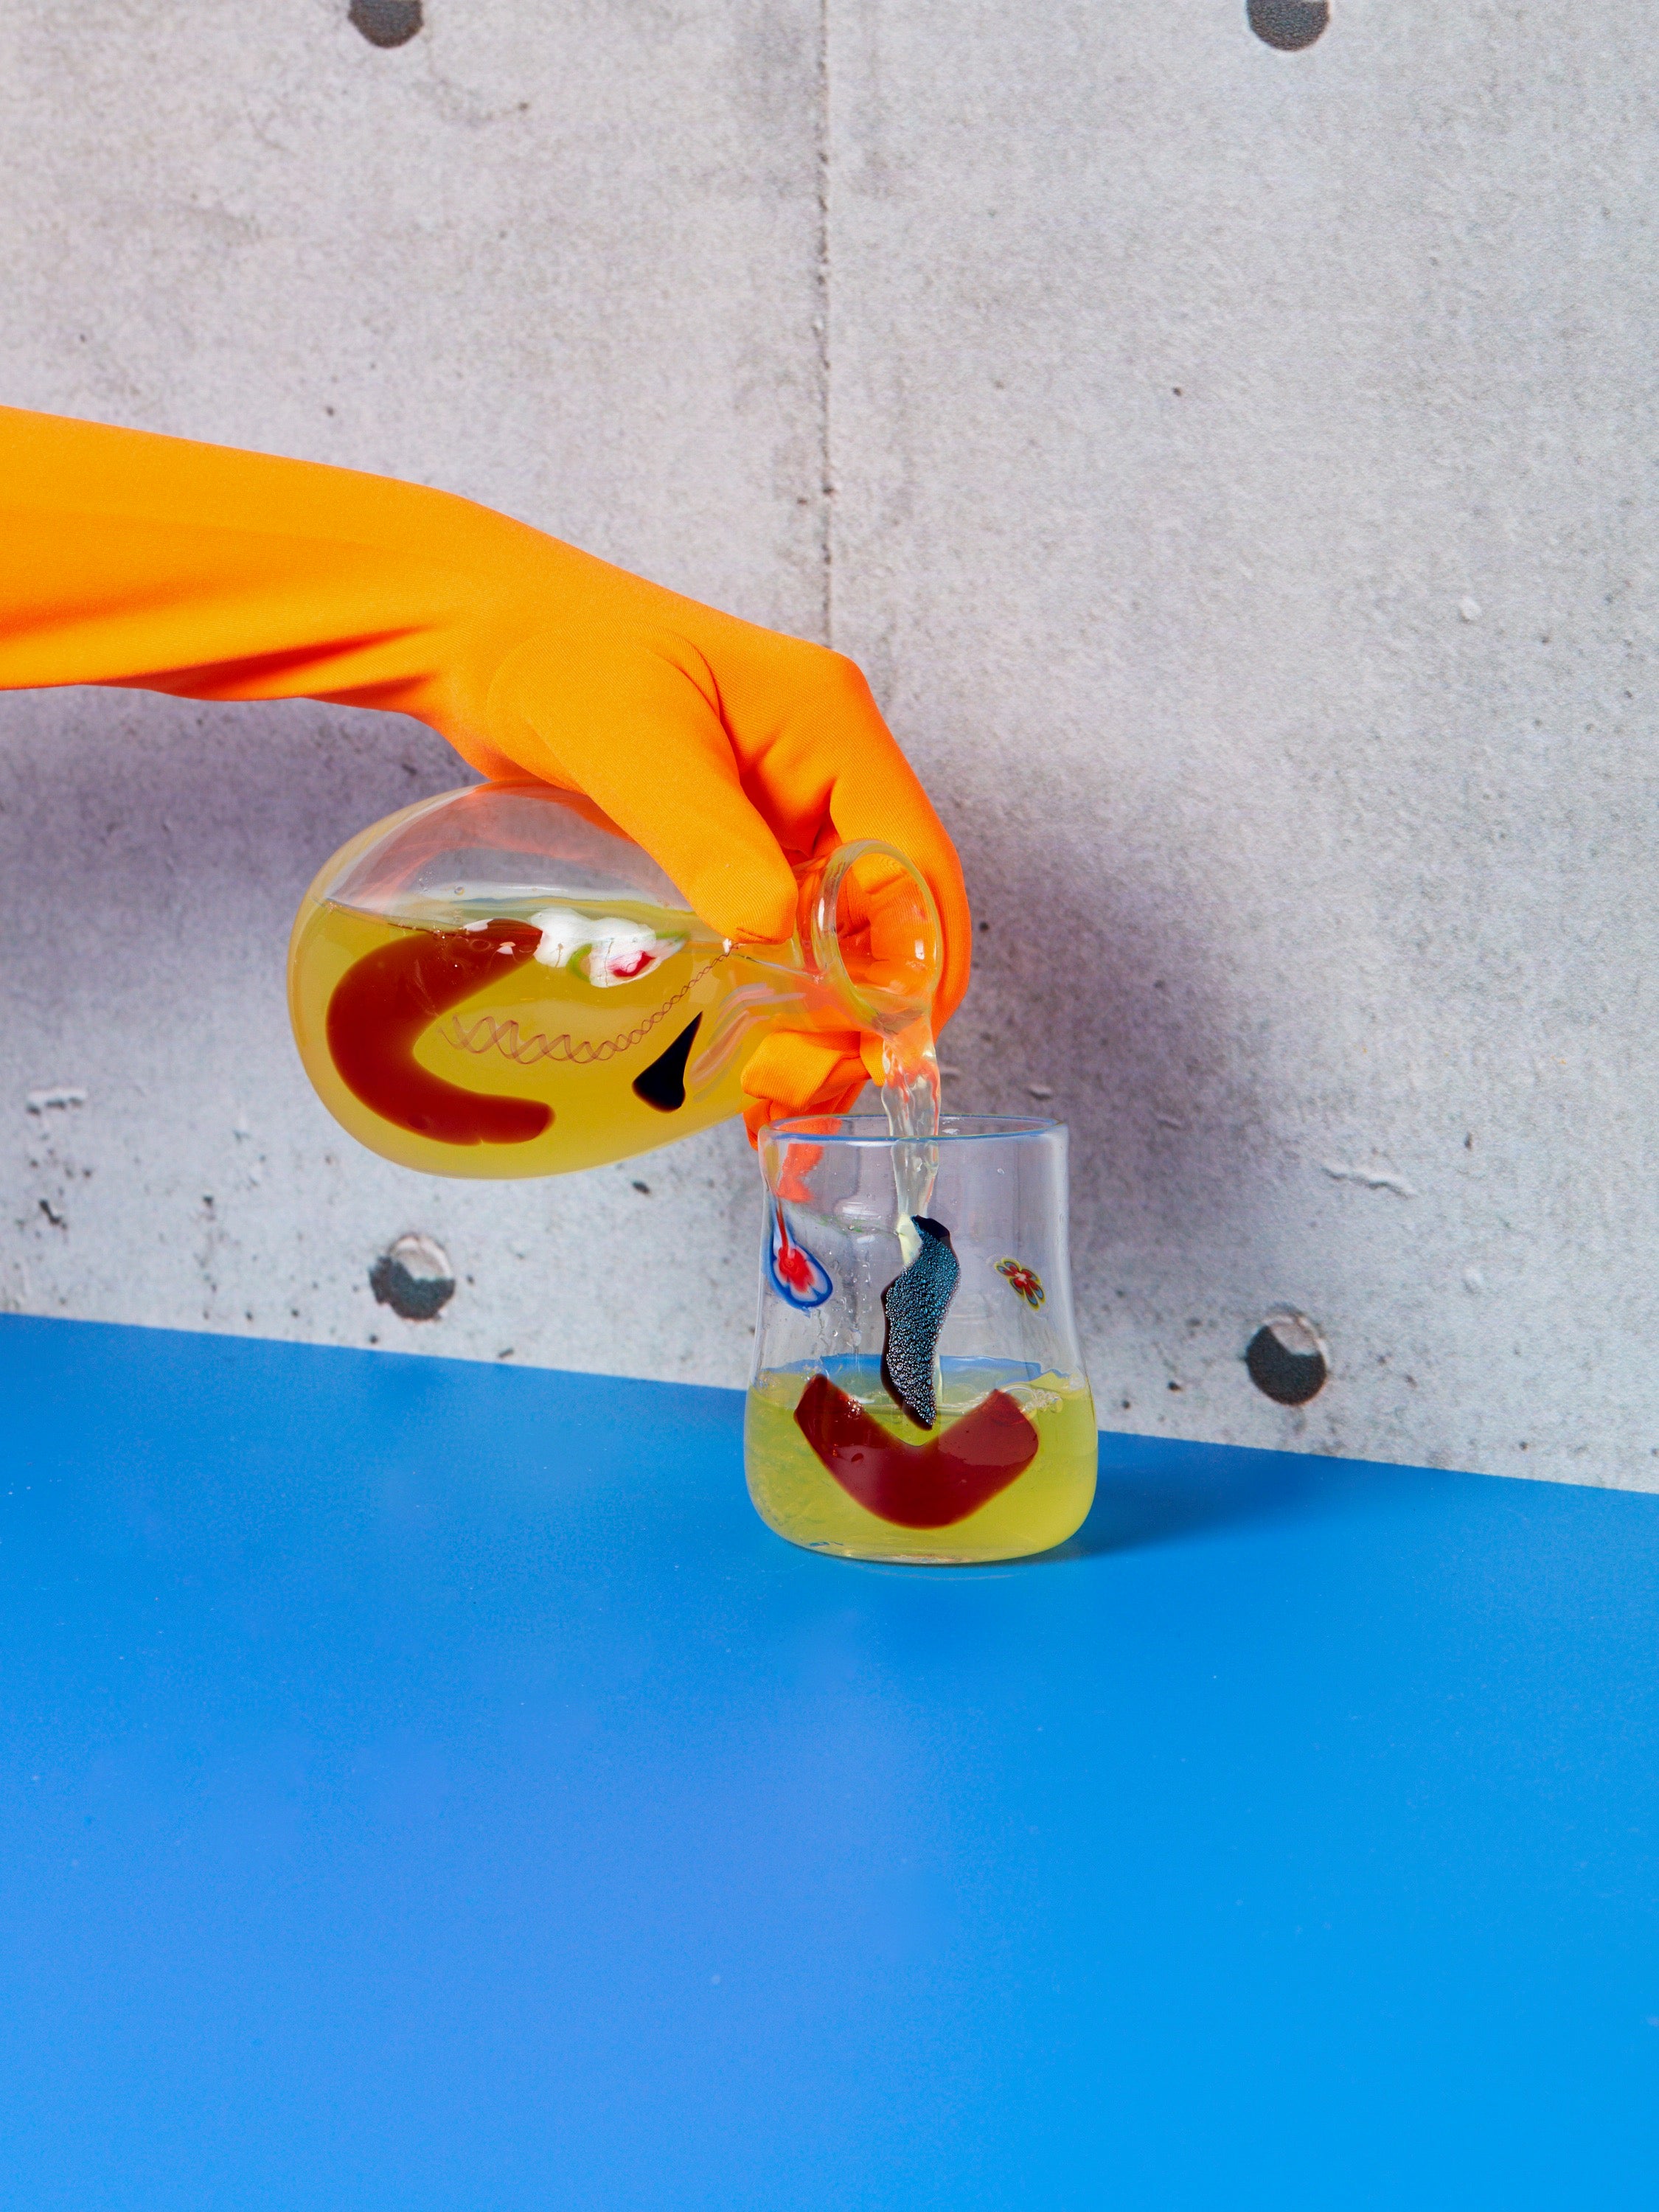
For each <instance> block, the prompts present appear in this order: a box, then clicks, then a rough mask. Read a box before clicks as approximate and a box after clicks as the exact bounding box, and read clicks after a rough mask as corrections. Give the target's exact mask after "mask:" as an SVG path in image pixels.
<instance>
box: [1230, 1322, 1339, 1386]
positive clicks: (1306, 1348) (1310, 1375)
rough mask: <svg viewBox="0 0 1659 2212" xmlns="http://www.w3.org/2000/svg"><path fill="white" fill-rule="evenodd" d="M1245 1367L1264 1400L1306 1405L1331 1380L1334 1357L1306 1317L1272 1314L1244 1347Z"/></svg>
mask: <svg viewBox="0 0 1659 2212" xmlns="http://www.w3.org/2000/svg"><path fill="white" fill-rule="evenodd" d="M1244 1364H1245V1366H1246V1368H1247V1369H1248V1370H1249V1376H1250V1380H1251V1382H1252V1383H1255V1387H1256V1389H1258V1390H1260V1391H1261V1395H1262V1396H1263V1397H1264V1398H1271V1399H1272V1400H1273V1402H1274V1404H1275V1405H1278V1406H1305V1405H1306V1404H1307V1402H1308V1401H1309V1400H1310V1398H1316V1397H1317V1396H1318V1395H1319V1394H1320V1392H1321V1391H1322V1389H1324V1387H1325V1385H1326V1383H1327V1382H1328V1380H1329V1378H1330V1372H1331V1355H1330V1352H1329V1350H1328V1347H1327V1346H1326V1343H1325V1340H1324V1339H1323V1337H1322V1336H1321V1335H1320V1334H1319V1331H1318V1330H1317V1329H1316V1328H1315V1326H1314V1324H1313V1323H1312V1322H1310V1320H1309V1319H1308V1316H1306V1314H1299V1313H1294V1312H1291V1311H1290V1310H1288V1309H1283V1310H1280V1311H1279V1312H1277V1313H1270V1314H1269V1315H1268V1316H1267V1319H1266V1321H1264V1322H1262V1324H1261V1328H1259V1329H1257V1331H1256V1333H1255V1335H1254V1336H1253V1337H1252V1338H1251V1339H1250V1340H1249V1344H1247V1345H1246V1346H1245V1347H1244Z"/></svg>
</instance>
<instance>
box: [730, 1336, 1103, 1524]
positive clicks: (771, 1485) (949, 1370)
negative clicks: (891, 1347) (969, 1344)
mask: <svg viewBox="0 0 1659 2212" xmlns="http://www.w3.org/2000/svg"><path fill="white" fill-rule="evenodd" d="M819 1373H824V1374H827V1375H828V1376H829V1380H830V1381H831V1382H832V1383H834V1384H835V1385H836V1388H837V1389H840V1390H842V1391H844V1392H845V1393H846V1394H847V1395H848V1397H849V1398H851V1399H853V1400H854V1401H855V1402H856V1403H857V1404H858V1405H860V1406H861V1407H863V1409H864V1411H865V1412H866V1413H867V1414H869V1415H870V1416H871V1417H872V1419H874V1420H876V1421H877V1422H878V1423H879V1425H881V1427H882V1428H883V1429H884V1430H885V1431H887V1433H888V1434H889V1435H890V1436H892V1437H897V1438H900V1439H901V1440H902V1442H904V1443H908V1444H915V1445H921V1446H926V1444H927V1443H928V1441H929V1438H928V1437H927V1435H926V1434H924V1432H923V1431H921V1430H920V1429H918V1428H917V1427H915V1425H914V1424H913V1423H912V1422H910V1421H908V1419H906V1418H905V1416H904V1414H903V1413H901V1412H900V1410H899V1408H898V1407H896V1405H895V1404H894V1403H893V1401H892V1400H891V1399H890V1397H889V1396H888V1395H887V1393H886V1391H885V1390H884V1388H883V1387H882V1382H881V1372H880V1364H879V1362H878V1361H877V1360H874V1359H872V1358H841V1359H830V1360H827V1361H825V1362H824V1363H823V1366H822V1368H821V1369H820V1368H819V1367H817V1366H814V1367H812V1368H811V1369H807V1368H789V1369H775V1370H772V1371H771V1372H769V1373H768V1374H765V1375H763V1376H761V1377H760V1379H759V1381H758V1382H757V1383H754V1384H753V1385H752V1386H751V1388H750V1392H749V1398H748V1404H747V1407H746V1409H745V1415H744V1463H745V1468H746V1471H747V1474H748V1479H749V1495H750V1498H752V1499H753V1500H754V1503H755V1509H756V1510H757V1512H758V1513H759V1515H760V1516H761V1518H762V1519H763V1521H764V1522H766V1524H767V1526H768V1527H769V1528H775V1530H776V1531H777V1533H778V1534H779V1535H781V1536H787V1538H788V1539H789V1541H791V1543H794V1544H801V1545H804V1546H805V1547H806V1548H807V1549H808V1550H810V1551H814V1552H832V1553H838V1554H839V1555H841V1556H842V1557H843V1558H848V1559H902V1560H912V1561H915V1562H916V1563H917V1564H918V1565H945V1564H949V1563H951V1562H952V1561H955V1562H967V1561H973V1560H983V1559H1020V1558H1023V1557H1024V1556H1025V1555H1027V1554H1028V1553H1032V1552H1046V1551H1047V1550H1048V1548H1049V1547H1050V1546H1052V1545H1054V1544H1060V1543H1064V1541H1066V1537H1068V1536H1070V1535H1073V1534H1075V1533H1076V1531H1077V1530H1078V1529H1079V1528H1080V1527H1081V1526H1082V1524H1083V1522H1084V1520H1085V1517H1086V1516H1087V1514H1088V1511H1089V1508H1090V1506H1091V1504H1092V1503H1093V1502H1094V1494H1095V1474H1096V1468H1097V1455H1098V1451H1099V1436H1098V1431H1097V1424H1096V1419H1095V1406H1094V1400H1093V1398H1092V1396H1091V1395H1090V1390H1089V1385H1088V1383H1087V1382H1086V1381H1085V1379H1084V1378H1083V1376H1080V1375H1070V1376H1061V1375H1052V1374H1048V1375H1037V1376H1033V1375H1032V1373H1031V1370H1030V1367H1029V1365H1018V1364H1013V1363H1011V1362H1008V1361H996V1360H978V1359H975V1360H961V1359H947V1360H945V1362H944V1363H943V1370H942V1381H941V1388H940V1393H939V1421H938V1424H937V1425H936V1427H935V1428H934V1430H933V1432H932V1433H933V1436H934V1437H939V1436H943V1435H945V1433H946V1432H947V1431H949V1429H950V1427H951V1424H952V1423H953V1422H955V1421H957V1420H958V1419H961V1417H962V1416H963V1414H965V1413H969V1411H970V1410H971V1409H972V1408H973V1407H975V1406H977V1405H978V1404H980V1402H981V1401H982V1400H983V1399H985V1398H986V1396H987V1394H988V1393H989V1392H991V1391H993V1390H1001V1391H1003V1392H1005V1393H1006V1395H1007V1396H1009V1397H1010V1398H1012V1400H1013V1401H1014V1402H1015V1404H1016V1405H1018V1407H1019V1408H1020V1410H1021V1412H1022V1413H1024V1416H1025V1419H1027V1420H1028V1421H1029V1422H1030V1425H1031V1427H1032V1428H1033V1429H1034V1430H1035V1431H1036V1437H1037V1450H1036V1456H1035V1458H1034V1459H1033V1460H1032V1461H1031V1462H1030V1465H1029V1466H1028V1467H1027V1468H1025V1470H1024V1473H1023V1474H1018V1475H1016V1476H1015V1477H1014V1479H1013V1480H1012V1482H1011V1483H1009V1484H1008V1486H1007V1487H1006V1489H1003V1490H1000V1491H999V1492H997V1493H996V1495H995V1496H994V1497H993V1498H989V1499H987V1502H986V1503H985V1504H982V1505H981V1506H979V1507H978V1508H977V1509H976V1510H974V1511H973V1512H971V1513H969V1514H968V1515H967V1516H965V1517H964V1518H963V1519H962V1520H960V1521H956V1522H951V1524H950V1525H949V1526H948V1527H945V1528H902V1527H899V1526H896V1525H895V1523H894V1522H891V1521H889V1520H885V1519H884V1518H882V1517H881V1516H879V1515H878V1514H875V1513H872V1512H870V1511H868V1510H866V1508H865V1507H864V1506H863V1505H861V1504H859V1503H858V1501H857V1499H855V1498H853V1497H851V1496H850V1495H849V1494H848V1492H847V1491H846V1490H845V1489H844V1488H843V1487H842V1485H841V1483H840V1482H838V1481H837V1480H836V1477H835V1476H834V1475H833V1474H830V1472H829V1469H828V1468H826V1467H825V1466H824V1464H823V1461H822V1460H821V1459H820V1458H819V1456H818V1455H817V1452H816V1451H815V1450H814V1449H813V1448H812V1446H811V1444H810V1443H808V1442H807V1440H806V1437H805V1436H804V1435H803V1433H802V1431H801V1429H800V1427H799V1424H798V1423H797V1421H796V1419H795V1408H796V1407H797V1406H798V1405H799V1402H800V1399H801V1394H802V1392H803V1391H804V1390H805V1389H807V1388H808V1386H809V1384H811V1382H812V1380H813V1377H814V1376H815V1375H817V1374H819Z"/></svg>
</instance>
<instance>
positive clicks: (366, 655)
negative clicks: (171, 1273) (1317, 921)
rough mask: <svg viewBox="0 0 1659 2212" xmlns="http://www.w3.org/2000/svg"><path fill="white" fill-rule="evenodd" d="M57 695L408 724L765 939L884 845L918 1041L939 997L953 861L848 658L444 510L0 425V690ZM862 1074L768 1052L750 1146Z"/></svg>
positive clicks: (102, 440)
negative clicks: (901, 911)
mask: <svg viewBox="0 0 1659 2212" xmlns="http://www.w3.org/2000/svg"><path fill="white" fill-rule="evenodd" d="M47 684H119V685H127V686H132V687H136V688H137V689H141V690H155V691H167V692H172V693H174V694H178V695H179V696H186V697H191V698H199V699H275V698H289V697H296V696H304V697H311V698H317V699H325V700H330V701H334V702H343V703H344V704H347V705H350V706H358V707H376V708H392V709H395V710H397V711H398V712H400V713H403V714H412V715H415V716H416V718H417V719H418V720H421V721H423V722H426V723H428V724H429V725H430V726H431V727H432V728H434V729H435V730H437V731H438V732H440V733H441V735H442V736H443V737H445V738H447V739H448V740H449V742H450V744H453V746H454V747H455V750H457V751H458V752H459V754H460V755H461V756H462V757H463V758H464V759H465V760H466V761H468V762H470V763H471V765H472V766H473V767H474V768H476V769H478V770H479V771H480V772H481V773H482V774H483V775H489V776H496V777H501V776H514V775H532V776H536V777H539V778H541V779H542V780H543V781H546V782H549V783H553V784H557V785H560V786H562V787H564V788H566V789H574V790H578V791H581V792H585V793H586V794H587V796H588V797H589V798H591V799H593V800H594V801H595V802H596V803H597V804H598V805H599V806H600V807H601V808H602V809H603V810H604V811H605V813H606V814H608V815H609V816H610V817H611V819H612V820H613V821H614V822H615V823H617V825H618V826H619V827H620V828H621V829H624V830H625V831H626V832H627V833H628V835H629V836H631V837H633V838H634V839H635V840H636V841H637V842H638V843H640V844H641V845H642V846H643V847H644V848H645V849H646V850H647V852H648V853H649V854H651V856H652V858H653V860H656V861H657V862H658V863H659V866H661V867H663V868H664V869H665V871H666V872H667V873H668V875H669V876H670V877H671V878H672V879H673V881H674V882H675V883H677V884H678V885H679V886H680V888H681V890H683V891H684V894H685V896H687V898H689V899H690V902H691V904H692V906H693V907H694V908H696V911H697V913H698V914H699V915H702V919H703V920H704V921H706V922H708V924H709V925H710V927H713V928H714V929H716V930H718V931H719V932H720V934H721V935H722V936H725V937H731V938H734V939H738V941H739V942H746V943H771V942H775V941H776V940H777V939H780V938H782V937H787V935H788V934H789V932H790V930H791V928H792V927H793V915H794V903H795V883H794V878H793V875H792V873H791V872H790V865H789V864H790V861H791V860H804V859H806V858H809V857H810V856H811V855H812V854H815V853H817V852H820V851H822V850H823V849H825V848H828V847H829V846H831V845H836V844H839V843H842V842H845V841H846V840H848V839H849V838H854V837H880V838H884V839H885V840H887V842H889V843H890V844H893V845H896V846H897V847H898V848H899V849H900V850H901V851H902V852H903V853H906V854H908V856H909V857H910V859H911V860H913V861H915V864H916V866H917V867H918V868H920V870H921V872H922V874H923V875H924V876H926V878H927V881H928V883H929V884H930V885H931V886H932V889H933V896H934V898H935V900H936V901H937V902H938V905H939V919H940V922H941V925H942V927H943V931H944V938H945V969H944V979H943V983H942V986H941V989H940V994H939V1002H938V1006H937V1008H936V1014H935V1026H936V1027H937V1026H939V1025H942V1024H943V1023H944V1022H945V1020H947V1019H948V1018H949V1017H950V1015H951V1013H952V1012H954V1011H955V1009H956V1007H957V1004H958V1003H959V1002H960V1000H961V998H962V994H963V991H964V990H965V989H966V988H967V983H968V969H969V949H970V947H969V916H968V902H967V896H966V893H965V891H964V890H963V881H962V872H961V870H960V868H959V866H958V865H957V857H956V854H955V852H954V850H953V849H952V848H951V841H950V839H949V838H948V837H947V836H946V835H945V830H944V829H943V827H942V826H941V824H940V823H939V817H938V816H937V815H936V814H935V813H934V811H933V807H932V806H931V805H930V804H929V803H928V799H927V793H925V792H924V791H923V790H922V787H921V784H920V783H919V782H918V781H917V779H916V777H915V774H914V773H913V771H912V770H911V769H910V766H909V764H908V762H907V761H906V760H905V758H904V756H903V754H902V752H900V750H899V749H898V746H897V745H896V743H895V742H894V739H893V738H892V736H891V734H890V732H889V731H888V729H887V727H886V725H885V724H884V722H883V720H882V718H881V715H880V713H879V712H878V708H877V707H876V704H875V702H874V700H873V699H872V696H871V695H870V690H869V686H868V685H867V684H866V682H865V680H864V678H863V677H862V676H861V675H860V673H859V671H858V670H857V669H856V668H855V667H854V665H853V663H852V662H851V661H849V660H847V659H844V658H843V657H842V655H840V654H838V653H829V652H827V651H826V650H825V649H824V648H823V647H821V646H816V645H809V644H806V643H805V642H803V641H801V640H799V639H798V638H790V637H785V636H782V635H779V634H778V633H777V632H775V631H772V630H767V629H759V628H757V627H756V626H755V625H754V624H753V623H744V622H739V621H738V620H737V618H736V617H733V616H731V615H724V614H720V613H718V612H716V611H714V609H713V608H709V607H705V606H701V605H698V604H697V603H696V601H695V600H692V599H681V598H679V597H678V594H676V593H674V592H668V591H665V590H663V589H662V588H661V587H660V586H657V585H654V584H650V583H647V582H646V581H644V580H643V579H641V578H640V577H637V576H632V575H629V574H627V573H626V572H625V571H624V570H623V569H620V568H611V566H610V565H609V564H608V563H606V562H603V561H599V560H595V559H594V558H593V557H592V556H591V555H588V554H586V553H581V552H578V551H577V550H575V549H574V547H572V546H569V545H565V544H561V543H560V542H559V541H558V540H557V539H556V538H548V537H545V536H544V535H543V533H542V532H539V531H536V530H532V529H531V528H529V527H528V526H526V524H523V523H519V522H513V521H512V520H508V519H507V517H506V516H504V515H501V514H496V513H493V512H492V511H491V510H490V509H489V508H488V507H479V506H477V505H475V504H473V503H472V502H471V501H467V500H463V499H458V498H455V497H453V496H452V495H449V494H447V493H444V492H438V491H432V490H429V489H426V488H425V487H423V486H421V485H417V484H405V483H396V482H394V481H392V479H390V478H387V477H371V476H362V475H358V474H356V473H355V472H353V471H349V470H344V469H331V468H324V467H321V466H319V465H316V464H314V463H311V462H303V461H287V460H278V459H270V458H269V457H268V456H265V455H263V454H257V453H238V452H235V451H233V450H231V449H229V448H227V447H215V446H202V445H196V444H193V443H190V442H188V441H184V440H181V439H173V438H158V437H153V436H150V435H148V434H146V433H143V432H140V431H132V430H115V429H109V428H104V427H103V426H101V425H99V424H94V423H85V422H70V421H67V420H65V419H64V418H62V417H59V416H45V415H31V414H25V413H22V412H20V411H19V410H15V409H4V408H0V689H7V690H21V689H25V688H33V687H37V686H40V685H47ZM868 1072H870V1073H873V1074H878V1072H879V1057H878V1053H877V1052H874V1051H872V1054H871V1055H870V1058H869V1060H868ZM865 1074H866V1064H864V1063H861V1061H860V1040H859V1038H858V1037H857V1036H855V1035H854V1034H851V1033H849V1034H848V1035H847V1036H830V1035H828V1034H825V1033H823V1032H813V1033H811V1034H805V1033H799V1032H783V1031H781V1032H778V1033H777V1034H775V1036H773V1037H771V1038H770V1039H769V1040H768V1041H767V1042H765V1043H764V1044H763V1046H762V1047H761V1048H760V1050H759V1051H758V1052H757V1054H756V1055H755V1057H754V1059H753V1060H751V1062H750V1066H749V1068H748V1070H747V1071H746V1073H745V1076H744V1089H745V1091H747V1093H748V1094H749V1097H750V1110H749V1112H748V1114H747V1115H746V1117H745V1118H746V1119H747V1120H748V1121H749V1124H750V1133H751V1134H752V1133H754V1131H755V1130H756V1129H757V1127H760V1126H761V1124H762V1123H763V1122H764V1121H766V1120H767V1119H769V1117H770V1116H771V1115H773V1114H775V1113H796V1112H803V1111H807V1110H813V1109H818V1110H829V1111H836V1110H839V1109H842V1107H844V1106H845V1105H846V1104H848V1103H850V1102H851V1100H852V1098H853V1097H855V1096H856V1094H857V1092H858V1090H859V1089H860V1086H861V1085H862V1083H863V1081H864V1078H865Z"/></svg>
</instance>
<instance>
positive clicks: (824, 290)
mask: <svg viewBox="0 0 1659 2212" xmlns="http://www.w3.org/2000/svg"><path fill="white" fill-rule="evenodd" d="M829 161H830V144H829V0H818V265H817V340H818V360H817V385H818V570H819V578H820V590H821V593H822V599H821V611H820V614H819V621H820V623H821V625H822V628H823V641H824V643H825V644H826V645H828V646H833V645H834V644H835V641H836V591H835V586H836V543H835V501H836V484H835V471H834V469H833V466H832V464H831V456H830V413H829V407H830V361H829V297H830V274H831V271H830V260H829V183H830V169H829Z"/></svg>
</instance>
